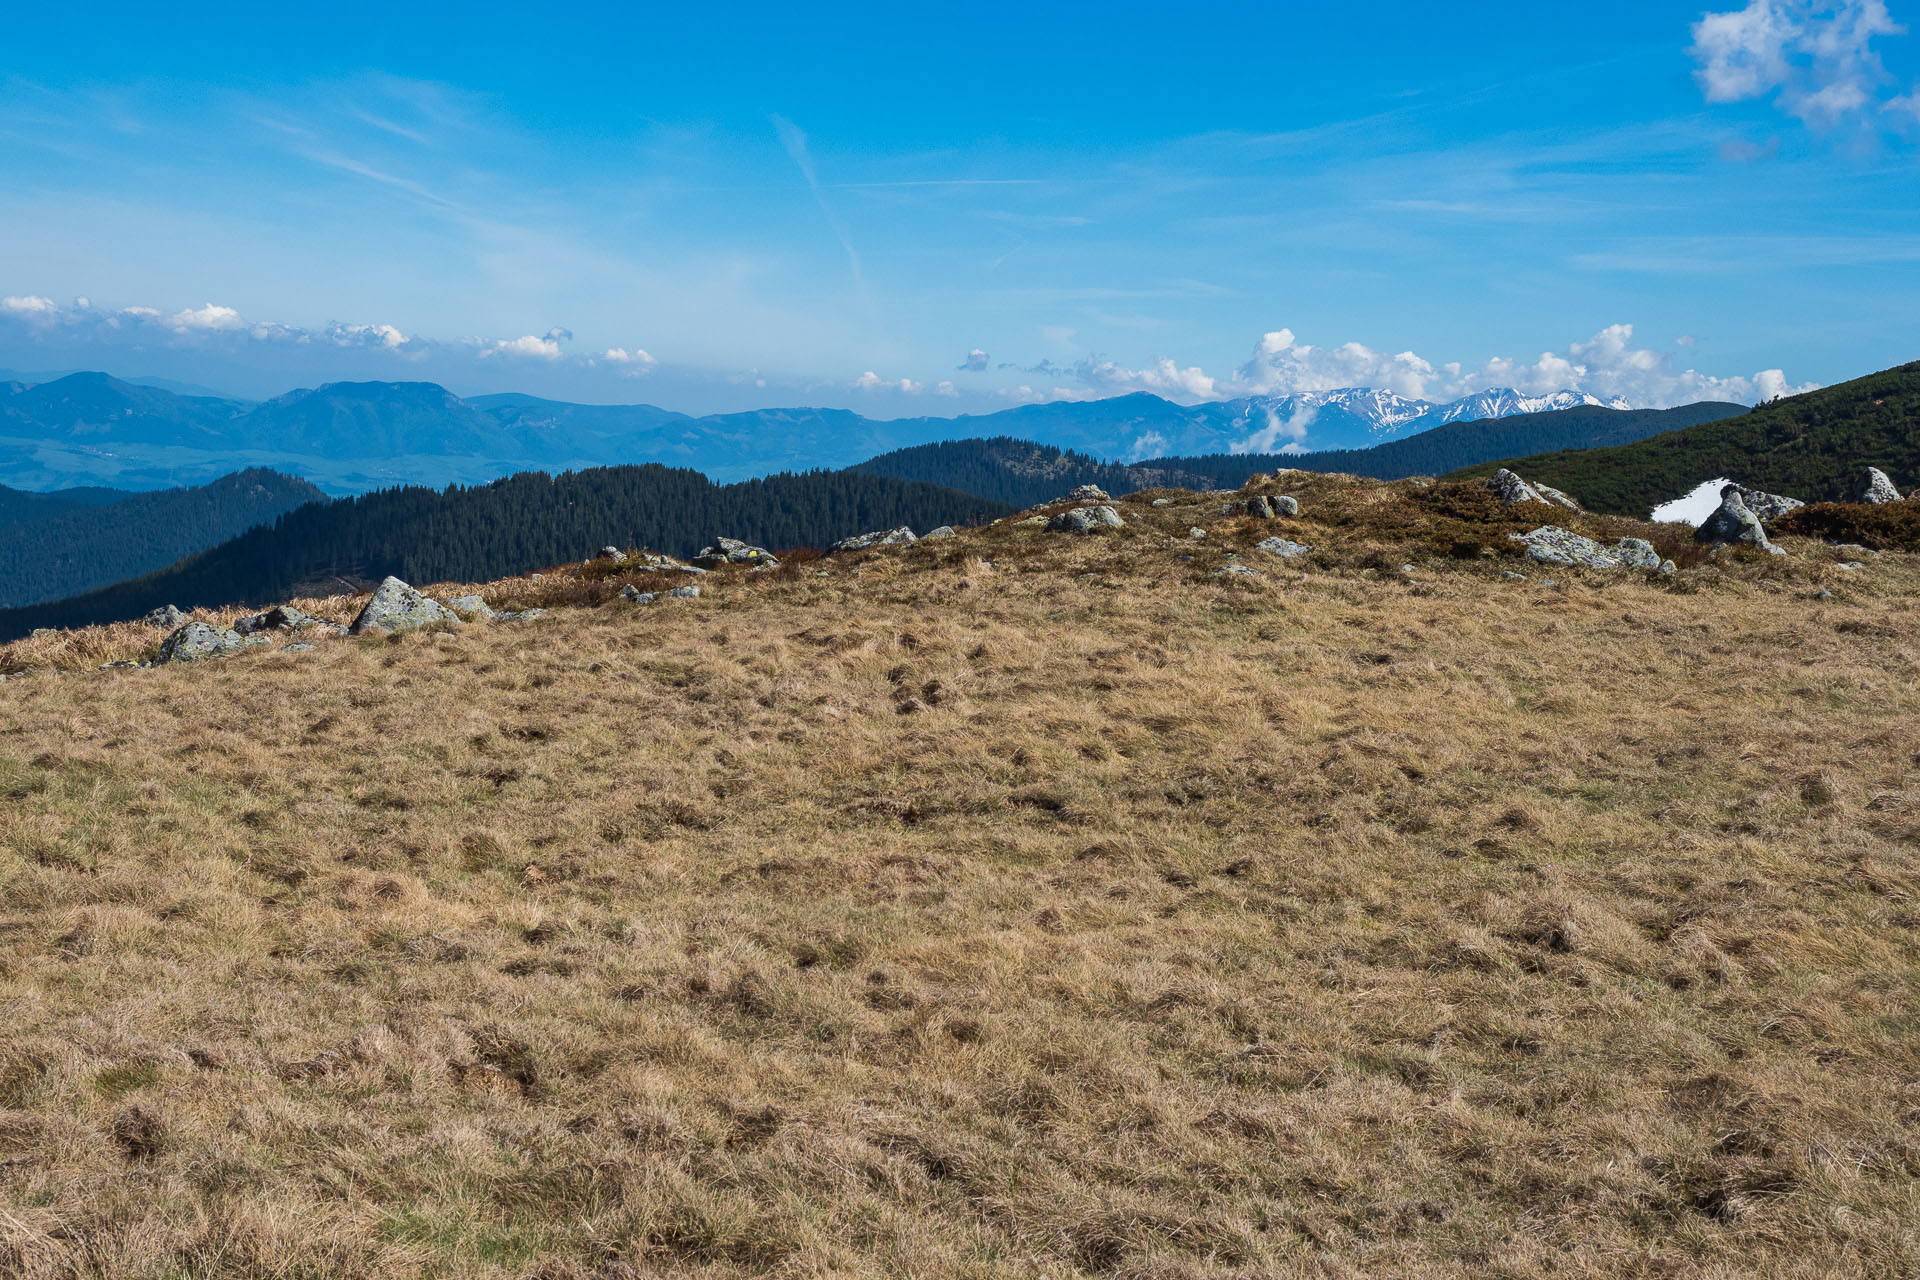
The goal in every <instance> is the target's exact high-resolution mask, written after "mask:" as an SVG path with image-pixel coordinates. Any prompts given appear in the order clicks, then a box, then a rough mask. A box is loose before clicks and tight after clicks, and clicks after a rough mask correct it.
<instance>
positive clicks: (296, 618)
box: [233, 604, 335, 636]
mask: <svg viewBox="0 0 1920 1280" xmlns="http://www.w3.org/2000/svg"><path fill="white" fill-rule="evenodd" d="M322 624H324V625H328V626H332V625H335V624H333V623H328V622H327V621H326V619H324V618H316V617H314V616H313V615H312V614H310V613H302V612H301V611H300V610H298V609H296V608H294V607H293V606H292V605H290V604H277V605H275V606H273V608H271V609H268V610H267V611H266V612H265V613H256V614H254V615H252V616H251V617H246V618H242V619H240V620H239V621H238V622H236V623H234V624H233V629H234V630H235V631H237V632H239V633H240V634H241V635H243V636H250V635H257V634H258V633H260V632H262V631H302V630H305V629H306V628H307V627H312V626H319V625H322Z"/></svg>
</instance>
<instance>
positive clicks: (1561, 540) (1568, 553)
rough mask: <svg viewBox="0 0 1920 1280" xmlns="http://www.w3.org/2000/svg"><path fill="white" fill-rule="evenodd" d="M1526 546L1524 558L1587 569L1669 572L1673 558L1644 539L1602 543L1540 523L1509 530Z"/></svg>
mask: <svg viewBox="0 0 1920 1280" xmlns="http://www.w3.org/2000/svg"><path fill="white" fill-rule="evenodd" d="M1507 536H1508V537H1509V538H1512V539H1513V540H1514V541H1515V542H1519V543H1524V544H1525V545H1526V551H1527V557H1528V558H1529V559H1531V560H1533V561H1535V562H1537V563H1539V564H1564V565H1580V566H1582V567H1584V568H1588V569H1652V570H1657V571H1659V572H1661V573H1671V572H1673V570H1672V569H1671V568H1670V566H1671V564H1672V561H1663V560H1661V559H1660V554H1659V553H1658V552H1657V551H1655V550H1654V549H1653V544H1652V543H1650V542H1647V541H1646V540H1645V539H1643V538H1622V539H1620V541H1619V542H1617V543H1615V544H1614V545H1613V546H1611V547H1609V546H1605V545H1603V544H1601V543H1598V542H1595V541H1594V540H1593V539H1592V538H1587V537H1582V536H1581V535H1580V534H1577V533H1575V532H1573V531H1572V530H1571V529H1562V528H1560V527H1559V526H1558V525H1551V524H1550V525H1543V526H1541V527H1540V528H1538V529H1535V530H1534V531H1533V532H1531V533H1510V534H1508V535H1507Z"/></svg>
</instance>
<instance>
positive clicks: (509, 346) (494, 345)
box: [480, 334, 560, 360]
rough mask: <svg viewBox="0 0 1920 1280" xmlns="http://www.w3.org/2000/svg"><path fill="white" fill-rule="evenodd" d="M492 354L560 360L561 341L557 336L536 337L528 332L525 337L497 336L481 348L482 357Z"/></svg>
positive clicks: (485, 357) (483, 358)
mask: <svg viewBox="0 0 1920 1280" xmlns="http://www.w3.org/2000/svg"><path fill="white" fill-rule="evenodd" d="M491 356H523V357H526V358H528V359H533V360H558V359H559V358H560V342H559V340H558V339H556V338H536V337H534V336H533V335H532V334H527V335H526V336H525V337H523V338H497V339H495V340H494V341H493V342H491V343H489V344H488V345H486V346H484V347H482V348H480V358H481V359H482V360H485V359H487V358H489V357H491Z"/></svg>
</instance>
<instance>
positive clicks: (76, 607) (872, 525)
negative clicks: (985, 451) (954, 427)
mask: <svg viewBox="0 0 1920 1280" xmlns="http://www.w3.org/2000/svg"><path fill="white" fill-rule="evenodd" d="M1010 510H1011V508H1010V507H1008V506H1006V505H1004V504H1001V503H996V502H990V501H987V500H985V499H982V498H976V497H974V496H972V495H971V494H965V493H961V492H958V491H957V490H954V489H948V488H939V487H936V486H934V485H927V484H916V483H911V482H908V481H902V480H898V479H894V478H892V477H887V476H873V475H864V474H857V473H850V472H818V471H816V472H807V473H803V474H798V475H795V474H781V475H776V476H769V477H767V478H765V479H761V480H749V481H743V482H741V483H739V484H729V485H716V484H714V483H713V482H712V481H711V480H708V479H707V478H706V477H705V476H703V475H701V474H700V473H699V472H697V471H689V470H685V469H680V468H670V467H663V466H660V465H658V464H649V465H646V466H632V467H601V468H595V469H593V470H588V471H575V472H568V473H566V474H564V475H559V476H550V475H547V474H545V473H544V472H523V473H521V474H519V475H515V476H509V477H507V478H506V479H504V480H498V481H495V482H494V483H492V484H488V485H476V486H473V487H471V488H462V487H457V486H453V487H449V488H447V489H444V490H433V489H419V488H400V489H387V490H382V491H380V492H378V493H370V494H363V495H361V496H359V497H356V498H342V499H339V500H337V501H333V502H324V503H315V504H312V505H310V506H305V507H301V508H300V509H298V510H296V511H291V512H288V513H287V514H285V515H282V516H280V517H279V518H278V519H276V520H275V521H274V522H273V523H272V524H271V525H265V526H262V527H261V528H258V529H254V530H251V531H249V532H247V533H245V534H242V535H241V536H240V537H237V538H235V539H233V540H232V541H229V542H226V543H223V544H221V545H220V546H217V547H214V548H213V549H212V550H209V551H205V552H202V553H200V554H198V555H195V556H191V557H189V558H187V559H185V560H182V561H181V562H179V563H178V564H175V565H173V566H171V567H170V568H167V569H164V570H161V571H159V572H157V573H150V574H147V575H146V576H145V577H140V578H135V579H133V580H131V581H128V582H122V583H119V584H117V585H115V586H111V587H108V588H105V589H103V590H100V591H95V592H92V593H90V594H87V595H82V596H78V597H75V598H73V599H68V600H60V601H56V602H54V603H51V604H42V605H35V606H32V607H30V608H25V609H7V610H0V640H5V639H12V638H15V637H17V636H21V635H25V634H26V633H27V632H28V631H30V630H32V629H33V628H34V627H75V626H84V625H86V624H88V623H94V622H110V621H116V620H119V619H124V618H132V617H138V616H139V615H140V614H142V613H145V612H146V611H147V610H149V609H153V608H157V607H158V606H160V605H163V604H175V605H179V606H180V607H182V608H194V607H197V606H203V605H219V604H253V605H266V604H272V603H275V602H277V601H279V600H283V599H285V598H286V597H288V596H290V595H292V594H295V593H296V591H297V590H299V589H300V588H302V587H305V586H310V585H312V584H316V583H320V582H325V581H327V580H330V579H335V578H347V579H353V580H357V581H369V580H374V579H378V578H380V577H383V576H384V575H386V574H390V573H391V574H397V575H398V576H400V577H402V578H404V579H406V580H407V581H409V582H420V583H426V582H444V581H480V580H484V579H488V578H497V577H504V576H507V575H510V574H517V573H526V572H529V571H531V570H534V569H541V568H545V567H546V566H548V565H552V564H558V563H561V562H564V561H567V560H579V559H582V558H584V557H587V556H590V555H592V554H594V553H595V552H596V551H597V550H598V549H599V548H600V547H601V546H603V545H606V544H609V543H611V544H614V545H618V546H624V547H649V548H652V549H653V550H656V551H665V552H669V553H671V554H674V555H681V556H686V555H691V554H693V553H694V552H696V551H698V550H699V549H700V548H701V547H702V546H703V545H705V544H707V543H709V542H711V541H712V540H713V539H714V538H715V537H718V536H720V535H726V536H729V537H735V538H743V539H745V540H746V541H748V542H753V543H756V544H759V545H761V546H765V547H769V548H774V549H782V548H792V547H807V546H825V545H826V544H828V543H830V542H833V541H835V540H837V539H839V538H843V537H846V536H848V535H850V534H855V533H862V532H865V531H867V530H870V529H887V528H893V527H895V526H897V525H903V524H904V525H911V526H912V527H913V528H914V529H915V530H917V531H919V532H922V533H924V532H925V531H926V530H928V529H930V528H933V527H934V526H936V525H942V524H955V525H958V524H975V523H981V522H984V521H986V520H991V519H995V518H997V517H999V516H1002V515H1005V514H1006V513H1007V512H1008V511H1010Z"/></svg>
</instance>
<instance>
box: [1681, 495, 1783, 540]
mask: <svg viewBox="0 0 1920 1280" xmlns="http://www.w3.org/2000/svg"><path fill="white" fill-rule="evenodd" d="M1693 540H1694V541H1695V542H1717V543H1722V544H1726V545H1736V544H1745V545H1747V546H1750V547H1755V548H1758V549H1759V550H1761V551H1767V552H1771V553H1772V554H1774V555H1776V556H1781V555H1785V554H1786V552H1784V551H1782V550H1781V549H1780V548H1779V547H1776V546H1774V545H1773V543H1772V542H1771V541H1769V540H1768V538H1767V531H1766V529H1765V528H1764V527H1762V525H1761V524H1760V517H1759V516H1756V515H1755V514H1753V512H1752V511H1750V510H1748V509H1747V504H1746V502H1745V501H1744V500H1742V499H1741V497H1740V486H1739V485H1737V484H1730V485H1728V486H1727V487H1726V488H1724V489H1722V490H1721V491H1720V507H1719V509H1718V510H1717V511H1715V512H1714V513H1713V514H1712V515H1710V516H1708V517H1707V518H1706V520H1705V521H1704V522H1703V523H1702V524H1701V525H1700V527H1699V528H1698V529H1696V530H1694V533H1693Z"/></svg>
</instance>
